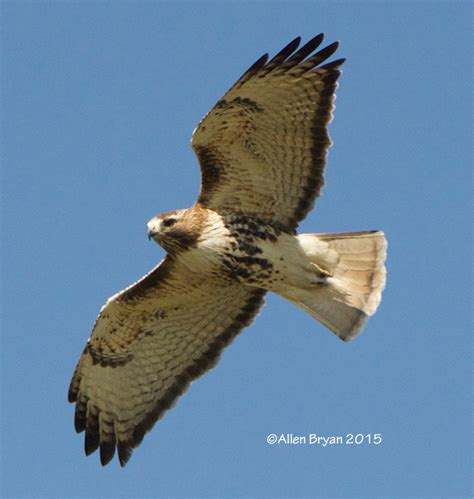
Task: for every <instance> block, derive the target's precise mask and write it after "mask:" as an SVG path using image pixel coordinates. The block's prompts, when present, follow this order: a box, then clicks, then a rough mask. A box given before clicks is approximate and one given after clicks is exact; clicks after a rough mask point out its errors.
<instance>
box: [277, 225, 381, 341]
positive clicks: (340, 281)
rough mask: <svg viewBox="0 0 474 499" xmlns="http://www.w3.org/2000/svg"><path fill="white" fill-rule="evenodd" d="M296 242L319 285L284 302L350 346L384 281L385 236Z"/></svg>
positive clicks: (304, 237)
mask: <svg viewBox="0 0 474 499" xmlns="http://www.w3.org/2000/svg"><path fill="white" fill-rule="evenodd" d="M297 239H298V242H299V245H300V247H301V248H302V250H303V252H304V253H305V255H306V256H307V257H308V259H309V261H310V262H311V264H312V265H313V266H314V267H315V269H316V270H317V272H318V273H320V275H321V276H322V279H321V281H322V283H321V284H319V285H317V286H314V287H307V288H304V289H292V290H291V292H290V293H289V294H287V296H286V298H288V299H290V300H291V301H292V302H294V303H295V304H296V305H298V306H299V307H301V308H303V309H304V310H306V312H308V313H309V314H310V315H312V316H313V317H315V318H316V319H317V320H319V321H320V322H322V323H323V324H324V325H325V326H326V327H328V328H329V329H330V330H331V331H333V332H334V333H335V334H337V335H338V336H339V337H340V338H341V339H342V340H344V341H349V340H350V339H352V338H353V337H354V336H355V335H356V334H357V333H359V332H360V331H361V329H362V328H363V327H364V325H365V324H366V322H367V320H368V318H369V317H370V316H371V315H373V314H374V313H375V311H376V310H377V307H378V306H379V304H380V300H381V297H382V291H383V289H384V288H385V277H386V270H385V266H384V262H385V258H386V255H387V241H386V239H385V236H384V233H383V232H381V231H371V232H348V233H340V234H302V235H300V236H297ZM323 276H324V277H323Z"/></svg>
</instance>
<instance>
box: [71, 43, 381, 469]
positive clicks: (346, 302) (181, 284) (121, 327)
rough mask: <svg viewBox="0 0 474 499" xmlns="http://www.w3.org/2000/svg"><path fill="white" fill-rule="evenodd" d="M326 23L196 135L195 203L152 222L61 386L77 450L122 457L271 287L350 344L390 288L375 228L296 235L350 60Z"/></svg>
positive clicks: (266, 67) (245, 81)
mask: <svg viewBox="0 0 474 499" xmlns="http://www.w3.org/2000/svg"><path fill="white" fill-rule="evenodd" d="M322 41H323V35H322V34H320V35H318V36H316V37H314V38H313V39H312V40H310V41H309V42H307V43H306V44H305V45H303V46H302V47H301V48H298V47H299V44H300V38H296V39H295V40H293V41H292V42H291V43H289V44H288V45H287V46H286V47H285V48H284V49H282V50H281V51H280V52H279V53H278V54H276V55H275V56H274V57H273V58H272V59H270V60H268V54H265V55H263V56H262V57H261V58H260V59H258V61H257V62H255V64H253V65H252V66H251V67H250V68H249V69H248V70H247V71H246V72H245V73H244V74H243V75H242V76H241V77H240V78H239V79H238V80H237V82H236V83H235V84H234V86H233V87H232V88H231V89H230V90H229V91H228V92H227V93H226V94H225V95H224V96H223V97H222V99H220V100H219V101H218V102H217V104H216V105H215V106H214V107H213V108H212V109H211V111H210V112H209V113H208V114H207V116H205V118H204V119H203V120H202V121H201V123H200V124H199V126H198V127H197V128H196V130H195V131H194V133H193V136H192V147H193V149H194V152H195V153H196V155H197V157H198V159H199V163H200V167H201V172H202V181H201V191H200V194H199V197H198V199H197V201H196V204H195V205H194V206H193V207H191V208H187V209H182V210H176V211H170V212H168V213H164V214H162V215H157V216H155V217H153V218H152V219H151V220H150V221H149V222H148V236H149V238H150V239H153V240H154V241H155V242H157V243H158V244H160V245H161V246H162V247H163V248H164V249H165V250H166V252H167V255H166V257H165V258H164V259H163V260H162V261H161V262H160V263H159V264H158V265H157V266H156V267H155V268H154V269H152V270H151V271H150V272H149V273H148V274H146V275H145V276H144V277H142V278H141V279H140V280H138V281H137V282H135V283H134V284H132V285H131V286H129V287H128V288H126V289H124V290H123V291H120V292H119V293H117V294H115V295H114V296H112V297H111V298H110V299H109V300H107V303H106V304H105V305H104V306H103V307H102V309H101V311H100V313H99V316H98V318H97V320H96V323H95V325H94V328H93V331H92V334H91V336H90V338H89V340H88V342H87V345H86V347H85V349H84V351H83V353H82V356H81V358H80V360H79V363H78V365H77V367H76V370H75V372H74V375H73V377H72V381H71V385H70V388H69V401H70V402H74V403H75V404H76V408H75V419H74V423H75V428H76V431H77V432H82V431H84V432H85V452H86V454H87V455H89V454H91V453H92V452H94V451H95V450H97V449H98V448H99V449H100V460H101V463H102V465H106V464H107V463H108V462H109V461H110V460H111V459H112V458H113V456H114V454H115V451H116V450H117V453H118V458H119V461H120V464H121V465H122V466H124V465H125V464H126V462H127V461H128V460H129V458H130V455H131V453H132V450H133V449H134V448H135V447H137V446H138V445H139V444H140V442H141V441H142V439H143V437H144V435H145V434H146V433H147V432H148V431H150V429H151V428H152V426H153V425H154V423H155V422H156V421H157V420H158V419H159V418H160V417H161V416H162V415H163V413H164V412H165V411H166V410H167V409H169V408H170V407H171V406H172V405H173V404H174V402H175V401H176V399H177V398H178V397H179V396H180V395H181V394H182V393H183V392H184V391H185V390H186V389H187V387H188V386H189V385H190V383H191V382H192V381H193V380H194V379H196V378H197V377H198V376H200V375H201V374H203V373H204V372H206V371H207V370H208V369H210V368H211V367H213V366H214V365H215V364H216V362H217V360H218V358H219V355H220V354H221V352H222V350H223V348H224V347H226V346H227V345H228V344H229V343H230V342H231V341H232V340H233V339H234V338H235V336H236V335H237V334H238V333H239V332H240V331H241V330H242V329H243V328H244V327H246V326H248V325H249V324H250V323H251V322H252V321H253V319H254V318H255V316H256V315H257V313H258V311H259V309H260V307H261V306H262V304H263V299H264V296H265V293H266V292H267V291H273V292H274V293H277V294H279V295H280V296H283V297H284V298H286V299H287V300H289V301H290V302H292V303H294V304H295V305H296V306H298V307H301V308H302V309H303V310H304V311H305V312H307V313H308V314H310V315H311V316H312V317H314V318H315V319H316V320H318V321H320V322H321V323H322V324H324V326H326V327H327V328H328V329H330V330H331V331H332V332H334V333H335V334H336V335H337V336H338V337H339V338H341V339H342V340H344V341H348V340H350V339H351V338H353V337H354V336H355V335H356V334H357V333H358V332H359V331H360V330H361V329H362V327H363V326H364V325H365V323H366V322H367V319H368V317H369V316H371V315H372V314H373V313H374V312H375V311H376V309H377V307H378V305H379V303H380V299H381V293H382V291H383V288H384V286H385V274H386V272H385V267H384V261H385V256H386V246H387V244H386V240H385V237H384V234H383V232H381V231H366V232H352V233H340V234H300V235H296V229H297V227H298V222H299V221H301V220H302V219H304V218H305V216H306V215H307V213H308V212H309V211H310V210H311V208H312V206H313V203H314V200H315V198H316V197H318V195H319V193H320V191H321V188H322V186H323V183H324V180H323V170H324V165H325V162H326V154H327V150H328V148H329V146H330V145H331V141H330V138H329V135H328V132H327V125H328V123H329V122H330V121H331V117H332V110H333V108H334V106H333V100H334V92H335V89H336V86H337V83H336V81H337V79H338V77H339V76H340V74H341V73H340V70H339V68H340V66H341V65H342V64H343V62H344V59H336V60H333V61H332V62H328V59H329V58H330V57H331V56H332V55H333V54H334V52H335V51H336V49H337V47H338V43H337V42H336V43H332V44H330V45H328V46H327V47H325V48H323V49H322V50H319V51H317V49H318V47H319V46H320V44H321V43H322Z"/></svg>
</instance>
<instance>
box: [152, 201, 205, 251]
mask: <svg viewBox="0 0 474 499" xmlns="http://www.w3.org/2000/svg"><path fill="white" fill-rule="evenodd" d="M204 221H205V214H204V213H203V210H202V209H198V208H197V207H193V208H189V209H187V210H176V211H168V212H167V213H163V214H161V215H156V216H155V217H153V218H152V219H151V220H150V221H149V222H148V224H147V229H148V239H153V241H155V242H156V243H158V244H159V245H160V246H162V247H163V248H164V249H165V250H166V251H167V252H168V253H171V254H172V253H176V252H177V251H180V250H183V249H187V248H189V247H191V246H193V245H194V244H195V243H196V240H197V238H198V237H199V234H200V233H201V230H202V226H203V223H204Z"/></svg>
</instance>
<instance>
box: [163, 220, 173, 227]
mask: <svg viewBox="0 0 474 499" xmlns="http://www.w3.org/2000/svg"><path fill="white" fill-rule="evenodd" d="M175 223H176V218H165V219H164V220H163V225H164V226H165V227H171V226H172V225H174V224H175Z"/></svg>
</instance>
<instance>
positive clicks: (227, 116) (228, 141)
mask: <svg viewBox="0 0 474 499" xmlns="http://www.w3.org/2000/svg"><path fill="white" fill-rule="evenodd" d="M322 40H323V35H322V34H321V35H318V36H316V37H315V38H313V39H312V40H310V41H309V42H308V43H307V44H306V45H304V46H303V47H302V48H300V49H299V50H298V51H295V50H296V49H297V47H298V45H299V42H300V38H296V39H295V40H293V41H292V42H291V43H290V44H289V45H287V46H286V47H285V48H284V49H283V50H281V51H280V52H279V53H278V54H277V55H276V56H275V57H274V58H273V59H271V60H270V61H269V62H267V58H268V55H267V54H265V55H264V56H263V57H261V58H260V59H259V60H258V61H257V62H256V63H255V64H254V65H253V66H251V67H250V68H249V69H248V70H247V71H246V72H245V73H244V74H243V76H242V77H241V78H240V79H239V80H238V81H237V82H236V83H235V85H234V86H233V87H232V88H231V89H230V90H229V91H228V92H227V94H225V95H224V97H223V98H222V99H221V100H220V101H219V102H218V103H217V104H216V105H215V106H214V107H213V109H212V110H211V111H210V112H209V113H208V115H207V116H206V117H205V118H204V119H203V120H202V122H201V123H200V124H199V126H198V127H197V129H196V130H195V132H194V133H193V138H192V146H193V148H194V151H195V152H196V154H197V156H198V158H199V162H200V165H201V170H202V182H201V192H200V195H199V199H198V202H199V203H201V204H202V205H204V206H206V207H207V208H210V209H213V210H216V211H218V212H221V213H225V212H226V211H230V212H232V213H236V212H240V213H242V214H246V215H250V216H254V217H257V218H260V219H262V220H265V221H268V222H271V223H274V224H278V225H280V226H281V227H282V228H284V229H286V230H289V231H294V230H295V229H296V227H297V225H298V221H299V220H302V219H303V218H304V217H305V216H306V214H307V213H308V211H309V210H310V209H311V208H312V206H313V203H314V199H315V198H316V196H318V194H319V191H320V189H321V187H322V185H323V183H324V180H323V170H324V165H325V158H326V153H327V149H328V148H329V146H330V145H331V141H330V138H329V135H328V132H327V124H328V123H329V121H330V120H331V112H332V109H333V104H332V101H333V99H334V91H335V89H336V80H337V78H338V77H339V76H340V71H338V69H337V68H338V67H339V66H341V64H342V63H343V62H344V59H338V60H336V61H333V62H330V63H328V64H324V65H321V63H323V62H324V61H326V59H328V58H329V57H330V56H331V55H332V54H333V53H334V52H335V51H336V49H337V46H338V43H337V42H336V43H333V44H331V45H329V46H328V47H326V48H324V49H323V50H321V51H319V52H317V53H315V54H313V55H311V54H312V52H313V51H314V50H315V49H316V48H317V47H318V46H319V45H320V44H321V42H322ZM308 56H309V57H308Z"/></svg>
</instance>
